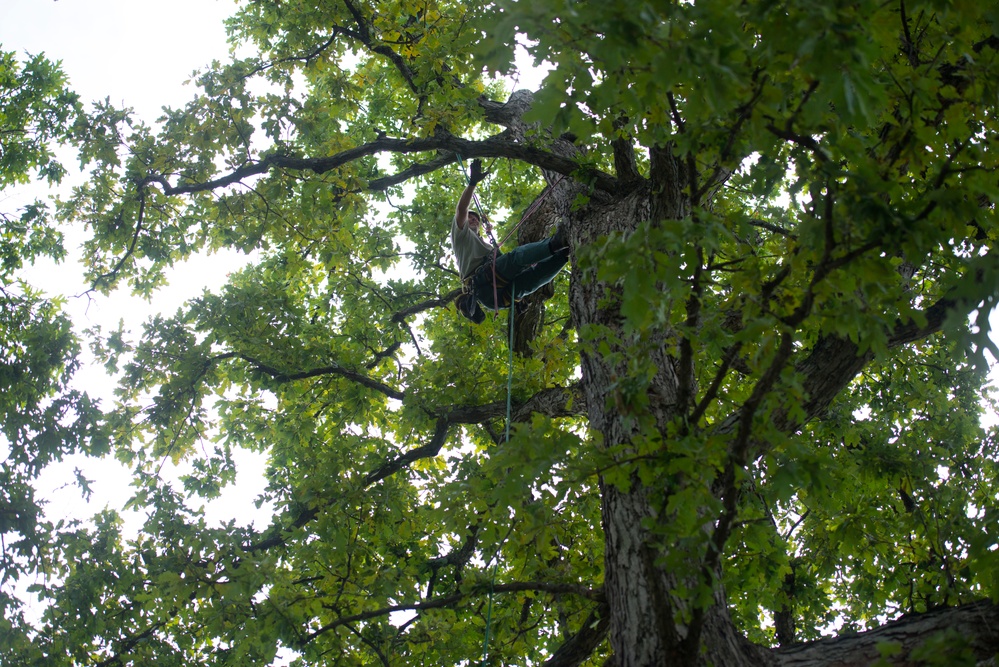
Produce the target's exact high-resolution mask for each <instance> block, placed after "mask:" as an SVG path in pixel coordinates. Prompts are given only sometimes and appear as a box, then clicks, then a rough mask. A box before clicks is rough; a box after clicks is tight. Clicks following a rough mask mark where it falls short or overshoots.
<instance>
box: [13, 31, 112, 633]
mask: <svg viewBox="0 0 999 667" xmlns="http://www.w3.org/2000/svg"><path fill="white" fill-rule="evenodd" d="M80 110H81V106H80V104H79V102H78V100H77V97H76V95H74V94H73V93H72V92H71V91H70V90H69V89H68V88H67V87H66V81H65V77H64V76H63V74H62V71H61V70H60V68H59V66H58V65H57V64H55V63H52V62H51V61H49V60H47V59H45V58H44V57H42V56H34V57H29V58H27V59H26V60H23V61H22V60H21V59H19V58H18V57H17V56H16V54H14V53H12V52H6V51H2V50H0V194H2V197H3V198H2V200H0V207H2V206H4V202H7V204H8V206H10V202H12V201H15V198H14V195H15V194H16V190H17V188H18V187H20V186H21V185H23V184H25V183H28V182H29V181H30V180H31V179H32V178H33V177H36V178H38V179H39V180H43V181H45V182H47V183H49V184H55V183H58V182H59V181H60V180H61V179H62V177H63V176H64V175H65V174H66V168H65V167H64V166H63V165H62V164H61V163H60V161H59V160H58V159H57V158H56V149H57V147H58V146H59V145H60V144H63V143H66V142H72V141H73V140H74V138H75V136H76V134H75V129H74V126H75V123H76V122H77V120H78V115H79V113H80ZM47 215H48V209H47V205H46V204H45V203H44V202H42V201H40V200H36V201H34V202H31V203H26V204H24V205H22V206H20V207H19V208H17V210H13V208H0V422H2V430H0V454H2V458H0V545H2V549H0V572H2V574H0V582H2V585H0V609H2V610H3V616H4V619H6V620H5V624H7V627H5V628H3V630H4V631H5V634H6V631H7V630H9V628H10V626H9V623H11V622H15V621H17V620H18V614H17V611H18V609H19V607H20V603H19V602H18V601H17V600H15V599H14V598H13V597H11V595H10V593H11V589H10V587H9V584H10V583H11V582H13V581H14V580H16V579H17V578H18V577H20V576H22V575H24V574H25V573H33V572H38V571H39V570H42V571H44V570H45V568H46V567H47V559H46V557H45V554H46V553H47V552H48V551H49V549H50V548H51V546H52V545H51V542H50V540H51V533H52V531H53V525H52V523H51V522H47V521H44V520H43V519H42V499H40V498H38V497H37V496H36V493H35V489H34V487H33V486H32V483H33V481H34V480H35V479H36V478H37V476H38V475H39V473H40V472H41V471H42V470H43V469H44V468H45V467H46V466H48V465H49V464H51V463H53V462H55V461H58V460H61V459H62V458H63V457H64V456H66V455H67V454H69V453H72V452H76V451H81V450H86V451H95V450H96V451H97V452H100V451H101V449H102V445H101V438H100V437H95V436H96V430H95V429H96V418H97V416H98V414H99V413H98V412H97V411H96V410H95V407H94V405H93V404H92V402H91V401H90V399H89V398H88V397H87V396H86V394H84V393H81V392H80V391H78V390H76V389H73V388H71V387H70V385H69V381H70V377H71V376H72V373H73V372H74V370H75V369H76V368H77V367H78V365H79V359H78V357H79V353H80V344H79V341H78V339H77V336H76V335H75V334H74V332H73V326H72V323H71V322H70V321H69V318H68V317H67V316H66V315H65V314H64V313H63V312H62V308H61V306H62V303H61V300H60V299H59V298H47V297H45V296H44V295H42V294H39V293H38V292H37V290H35V289H33V288H32V286H31V285H29V284H26V283H25V282H24V281H23V280H21V279H20V278H19V277H18V272H19V270H20V269H21V268H22V267H23V266H25V265H26V264H30V263H32V262H34V261H36V260H38V259H40V258H50V259H54V260H59V259H61V258H62V257H63V256H64V255H65V251H64V249H63V246H62V235H61V234H60V233H59V232H58V231H57V230H56V229H55V228H54V227H53V226H52V224H51V223H50V222H49V221H48V219H47ZM105 451H106V450H105ZM4 643H7V642H4Z"/></svg>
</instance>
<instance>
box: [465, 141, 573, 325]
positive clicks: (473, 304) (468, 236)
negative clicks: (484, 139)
mask: <svg viewBox="0 0 999 667" xmlns="http://www.w3.org/2000/svg"><path fill="white" fill-rule="evenodd" d="M488 175H489V172H488V171H482V161H481V160H472V171H471V175H470V176H469V178H468V185H467V186H466V187H465V190H464V191H463V192H462V193H461V197H459V198H458V205H457V206H456V207H455V211H454V220H453V221H452V222H451V247H452V248H453V249H454V257H455V262H456V263H457V265H458V273H459V274H460V275H461V282H462V285H463V286H464V292H463V293H462V294H461V296H459V297H458V299H457V300H456V303H457V305H458V310H459V312H461V314H462V315H464V316H465V317H467V318H468V319H470V320H472V321H473V322H475V323H476V324H478V323H479V322H482V320H484V319H485V318H486V316H485V313H483V312H482V310H481V309H480V308H479V304H482V306H483V307H485V308H487V309H489V310H499V309H500V308H505V307H507V306H509V305H510V299H511V298H513V299H518V300H519V299H523V298H524V297H525V296H527V295H528V294H532V293H533V292H535V291H537V290H538V289H540V288H541V287H542V286H543V285H546V284H548V283H549V282H551V281H552V279H554V278H555V275H556V274H557V273H558V272H559V271H560V270H561V269H562V267H563V266H565V264H566V262H568V261H569V243H568V241H567V239H566V238H565V231H564V229H563V226H562V225H559V227H558V229H557V230H556V231H555V234H553V235H552V237H551V238H547V239H544V240H542V241H535V242H534V243H526V244H524V245H522V246H518V247H517V248H514V249H513V250H511V251H510V252H508V253H501V252H500V251H499V249H498V248H496V247H495V246H494V245H490V244H488V243H486V241H485V240H483V238H482V237H481V236H480V235H479V228H480V227H481V226H482V224H484V223H485V224H488V220H484V219H483V218H482V217H481V216H480V213H479V212H477V211H470V210H469V206H470V205H471V203H472V197H473V195H474V194H475V186H476V185H478V184H479V183H480V182H481V181H482V180H484V179H485V178H486V176H488ZM493 243H494V244H495V241H493ZM493 258H495V270H494V267H493V263H494V262H493ZM494 276H495V286H494V285H493V278H494ZM494 297H495V299H494ZM496 302H498V305H497V303H496Z"/></svg>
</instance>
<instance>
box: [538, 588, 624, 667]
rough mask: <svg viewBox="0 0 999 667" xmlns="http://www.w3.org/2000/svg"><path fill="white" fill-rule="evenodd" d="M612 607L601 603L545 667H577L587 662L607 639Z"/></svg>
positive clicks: (546, 662) (549, 659) (547, 661)
mask: <svg viewBox="0 0 999 667" xmlns="http://www.w3.org/2000/svg"><path fill="white" fill-rule="evenodd" d="M609 630H610V605H609V604H607V602H601V603H600V604H599V605H597V606H596V607H594V609H593V611H591V612H590V614H589V615H588V616H587V617H586V620H584V621H583V625H582V627H580V628H579V631H578V632H577V633H576V634H574V635H573V636H572V637H570V638H569V640H568V641H566V642H565V643H564V644H562V645H561V646H559V647H558V650H556V651H555V653H554V654H553V655H552V657H550V658H548V660H546V661H545V662H544V666H543V667H577V665H581V664H583V663H584V662H586V661H587V660H588V659H589V658H590V657H591V656H592V655H593V652H594V651H596V650H597V649H598V648H599V647H600V645H601V644H602V643H603V642H604V639H606V638H607V632H608V631H609Z"/></svg>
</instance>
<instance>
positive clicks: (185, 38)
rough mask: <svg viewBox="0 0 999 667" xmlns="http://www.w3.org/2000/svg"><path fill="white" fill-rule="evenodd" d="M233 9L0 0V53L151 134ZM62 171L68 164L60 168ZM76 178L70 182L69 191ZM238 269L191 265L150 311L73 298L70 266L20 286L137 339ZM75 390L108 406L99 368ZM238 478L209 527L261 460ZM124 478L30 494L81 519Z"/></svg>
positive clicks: (180, 3) (178, 2)
mask: <svg viewBox="0 0 999 667" xmlns="http://www.w3.org/2000/svg"><path fill="white" fill-rule="evenodd" d="M235 9H236V4H235V2H234V0H169V1H168V2H164V1H158V2H154V1H152V0H0V48H2V49H3V50H4V51H14V52H16V53H18V54H19V55H21V56H23V55H24V54H31V55H35V54H38V53H44V54H45V55H46V57H48V58H49V59H50V60H58V61H61V62H62V67H63V70H64V72H65V73H66V74H67V76H68V77H69V85H70V87H71V88H72V89H73V90H74V91H76V92H77V93H78V94H79V95H80V96H81V98H82V100H83V102H84V103H85V104H88V105H89V103H90V102H92V101H95V100H103V99H105V98H110V100H111V102H112V103H113V104H115V105H116V106H127V107H131V108H133V109H134V110H135V112H136V115H137V116H138V117H139V118H141V119H142V120H144V121H145V122H146V123H147V124H150V125H151V124H153V123H154V122H155V120H156V119H157V118H158V117H159V116H160V115H161V109H162V107H164V106H172V107H179V106H182V105H183V104H184V103H186V102H187V101H188V100H189V99H190V98H191V97H192V96H193V95H194V93H195V89H194V88H193V87H192V86H189V85H184V82H185V81H187V80H189V79H190V78H191V75H192V73H193V72H194V71H195V70H197V69H202V68H204V67H205V66H207V65H208V64H209V63H210V62H211V61H212V60H213V59H214V60H224V59H226V58H227V57H228V45H227V43H226V40H225V28H224V25H223V19H225V18H226V17H227V16H229V15H230V14H231V13H233V12H234V11H235ZM66 166H67V167H68V168H70V169H72V168H73V167H74V166H76V165H75V163H74V162H72V161H70V160H67V161H66ZM81 178H82V176H80V175H77V176H75V177H73V178H70V179H69V184H72V183H74V182H79V180H80V179H81ZM69 184H67V187H68V185H69ZM12 190H13V191H5V192H4V193H3V195H2V196H0V210H3V211H5V212H7V213H13V212H14V211H15V210H16V209H17V208H18V207H19V206H20V205H22V204H23V203H25V202H26V201H30V200H31V199H33V198H34V197H36V196H41V197H45V196H46V194H47V192H48V191H47V190H46V189H45V188H44V187H41V186H37V185H35V186H30V187H23V188H14V189H12ZM81 233H82V230H80V232H79V233H77V234H73V235H71V236H70V237H68V238H69V239H70V240H69V242H68V244H67V245H68V247H67V250H69V251H70V252H71V253H72V252H73V250H74V247H73V245H74V243H78V241H73V240H72V239H74V238H81V236H80V234H81ZM238 262H239V260H238V258H237V257H235V256H234V255H231V254H230V255H227V254H225V253H223V254H222V256H221V257H220V256H218V255H216V256H214V257H213V258H211V259H208V258H199V259H195V260H192V262H191V263H189V264H188V265H186V266H185V267H184V269H183V271H179V272H177V273H176V274H175V275H174V277H172V278H171V281H170V286H169V288H166V289H164V290H163V291H162V292H161V293H159V294H157V295H156V298H155V304H148V303H145V302H143V301H141V300H139V299H136V298H132V297H130V296H129V295H128V294H127V293H121V294H115V295H112V296H111V297H102V296H100V295H92V296H90V297H80V296H78V295H80V294H83V293H84V292H85V291H86V289H87V285H86V284H85V283H84V281H83V278H82V273H81V271H80V268H79V266H78V265H77V264H76V263H75V262H74V261H73V260H72V259H71V260H70V261H68V262H67V263H65V264H63V265H61V266H58V267H53V266H51V265H45V266H42V267H36V268H34V269H29V270H27V271H25V272H24V277H25V279H26V280H28V282H29V283H30V284H32V285H33V286H35V287H36V288H40V289H43V290H45V291H46V292H48V293H49V294H53V295H56V294H59V295H62V296H64V297H66V299H67V303H66V308H67V310H68V312H70V314H71V315H72V317H73V318H74V321H75V322H76V323H77V327H78V331H82V330H83V329H85V328H88V327H91V326H94V325H100V326H102V327H104V328H105V330H110V329H114V328H116V327H117V324H118V321H119V319H124V320H125V323H126V329H131V331H132V332H133V334H138V333H139V331H140V330H141V325H142V323H143V322H144V321H146V319H147V318H148V317H149V316H150V315H151V314H153V312H154V311H164V312H167V313H172V312H174V311H175V310H176V309H177V308H178V307H179V306H180V305H181V304H183V302H184V301H186V300H187V299H189V298H191V297H194V296H197V295H199V294H200V293H201V292H202V291H203V289H205V288H209V289H215V288H218V287H219V286H221V285H222V284H223V283H224V281H225V275H226V273H227V272H228V271H230V270H231V269H232V268H233V267H234V266H236V265H237V263H238ZM76 385H77V386H80V387H82V388H84V389H86V391H88V392H89V393H91V395H96V396H98V397H100V398H102V400H103V401H104V404H105V406H109V405H110V402H111V400H112V393H111V392H112V390H113V386H114V383H113V381H112V380H111V379H110V378H108V377H107V376H106V375H105V373H104V370H103V368H101V367H96V368H89V369H87V368H85V369H83V370H82V371H81V372H80V373H79V374H78V375H77V378H76ZM77 466H78V467H80V468H81V469H83V470H84V474H85V476H87V477H88V478H90V479H92V480H93V481H94V484H93V485H92V486H93V489H94V495H93V498H92V499H91V502H90V503H89V504H87V503H82V502H81V499H80V494H79V491H78V490H77V489H76V488H75V487H73V486H66V482H67V481H69V480H71V479H72V477H71V475H72V471H73V469H74V467H77ZM239 471H240V474H239V482H240V484H239V486H240V487H242V488H240V489H233V490H232V492H230V493H227V494H225V495H224V496H223V499H222V501H221V502H219V503H218V504H217V505H218V506H217V509H216V510H215V511H212V512H210V513H209V517H210V518H214V519H218V520H220V519H223V518H226V519H228V518H230V517H229V516H226V515H230V514H239V513H240V511H241V512H242V513H243V514H244V516H245V511H246V508H247V507H252V505H248V498H250V499H252V498H253V497H255V496H256V495H257V494H258V493H259V492H260V490H262V488H263V478H262V472H263V460H262V458H261V457H254V456H249V457H246V458H245V460H244V461H242V463H241V465H240V468H239ZM127 479H129V476H128V472H127V471H126V470H124V469H123V468H122V467H121V466H119V465H118V464H117V463H116V462H114V461H100V462H98V461H93V460H90V459H85V458H84V457H71V458H70V459H69V460H67V461H66V462H65V463H64V465H61V466H54V467H53V470H51V471H49V472H48V473H46V474H45V475H43V477H42V478H41V479H40V480H39V482H38V483H37V485H36V488H37V489H38V492H39V494H40V495H41V496H42V497H45V498H47V499H49V505H48V507H47V511H46V513H47V515H48V518H50V519H52V520H56V519H59V518H66V519H68V518H79V519H85V518H88V517H90V516H93V515H94V514H95V513H97V512H98V511H100V510H101V509H103V508H104V507H107V506H110V507H112V508H121V507H122V505H123V504H124V502H125V500H126V499H127V497H128V495H129V493H130V488H129V486H128V485H127V483H125V480H127ZM237 491H238V493H237ZM139 520H141V517H139V516H134V515H133V516H132V517H131V519H130V521H128V524H130V525H131V527H132V528H133V529H134V528H136V527H137V522H138V521H139ZM240 522H242V521H240Z"/></svg>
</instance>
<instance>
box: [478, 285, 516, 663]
mask: <svg viewBox="0 0 999 667" xmlns="http://www.w3.org/2000/svg"><path fill="white" fill-rule="evenodd" d="M516 293H517V290H516V285H515V284H514V283H513V282H511V283H510V319H509V320H508V321H507V325H508V326H509V328H510V341H509V348H510V356H509V363H508V364H507V372H506V435H505V437H504V440H503V441H504V442H510V422H511V421H512V419H511V415H512V413H513V410H512V406H513V323H514V317H513V316H514V310H513V304H514V303H516V299H514V298H513V297H514V295H515V294H516ZM496 555H497V558H496V562H495V563H493V576H492V580H491V581H490V582H489V603H488V604H487V605H486V638H485V641H484V642H483V643H482V666H483V667H485V664H486V659H487V658H488V657H489V628H490V626H491V625H492V621H493V590H494V588H495V587H496V568H497V567H498V566H499V552H497V554H496Z"/></svg>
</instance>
